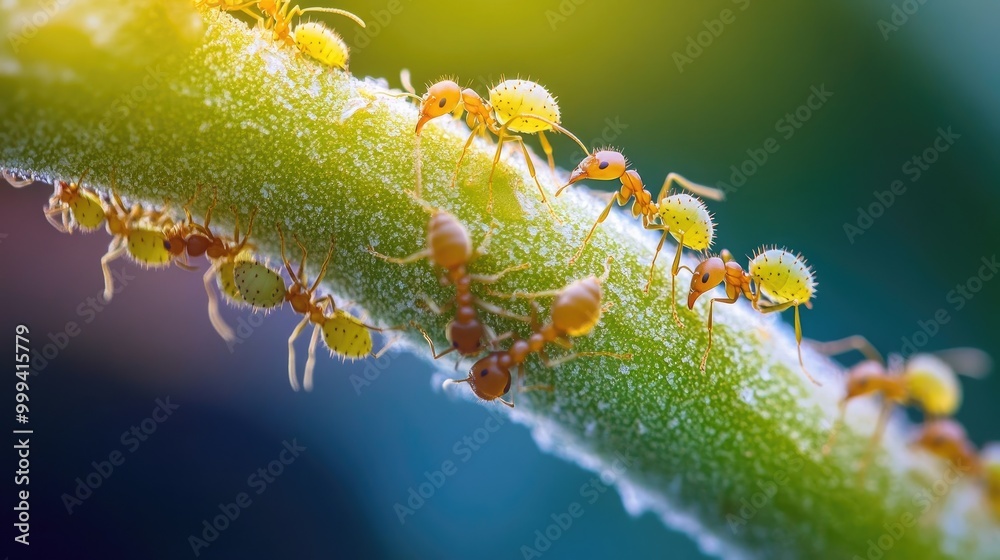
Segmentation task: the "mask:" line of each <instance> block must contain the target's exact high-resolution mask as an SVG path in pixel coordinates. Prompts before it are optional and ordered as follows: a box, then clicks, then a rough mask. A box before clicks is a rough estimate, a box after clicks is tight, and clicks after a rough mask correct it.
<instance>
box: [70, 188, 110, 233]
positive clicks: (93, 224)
mask: <svg viewBox="0 0 1000 560" xmlns="http://www.w3.org/2000/svg"><path fill="white" fill-rule="evenodd" d="M69 208H70V210H71V211H72V212H73V219H74V220H75V221H76V223H77V225H79V226H80V228H81V229H83V230H85V231H93V230H95V229H97V228H99V227H101V224H103V223H104V203H103V202H102V201H101V197H99V196H97V194H96V193H93V192H90V191H85V190H81V191H80V193H79V196H77V197H76V198H74V199H73V200H71V201H70V202H69Z"/></svg>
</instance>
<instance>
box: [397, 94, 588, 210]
mask: <svg viewBox="0 0 1000 560" xmlns="http://www.w3.org/2000/svg"><path fill="white" fill-rule="evenodd" d="M463 109H464V110H465V112H466V113H467V115H466V123H467V124H468V125H469V127H470V128H471V129H472V131H471V132H470V134H469V137H468V139H467V140H466V142H465V147H464V148H462V154H461V155H460V156H459V158H458V163H457V164H456V165H455V173H454V175H453V176H452V181H451V186H452V188H454V186H455V184H456V183H457V182H458V173H459V170H460V169H461V167H462V161H463V160H464V159H465V154H466V153H467V152H468V151H469V146H471V145H472V141H473V140H474V139H475V137H476V136H477V135H479V134H481V133H486V132H488V133H491V134H493V135H494V136H496V137H497V149H496V153H495V154H494V156H493V166H492V167H491V168H490V178H489V201H488V203H487V206H486V210H487V212H490V213H492V212H493V175H494V173H495V172H496V168H497V164H498V163H499V162H500V156H501V154H502V151H503V144H504V142H517V143H518V144H519V145H520V147H521V152H522V153H523V154H524V160H525V162H526V164H527V167H528V172H529V174H530V175H531V178H532V179H533V180H534V181H535V186H536V187H538V192H539V194H540V195H541V197H542V202H543V203H545V206H546V207H547V208H548V209H549V213H550V214H552V216H553V217H554V218H555V219H556V220H557V221H558V220H559V218H558V216H557V215H556V213H555V210H553V209H552V206H551V205H550V204H549V200H548V197H547V196H546V195H545V189H543V188H542V184H541V183H540V182H539V181H538V177H537V176H536V174H535V166H534V163H532V161H531V155H530V154H529V153H528V148H527V146H526V145H525V144H524V139H523V138H522V137H521V136H519V135H518V134H536V133H537V134H538V140H539V142H541V144H542V150H543V151H544V152H545V155H546V157H547V158H548V161H549V168H550V169H551V170H552V172H553V173H555V160H554V159H553V157H552V145H551V144H549V141H548V139H547V138H546V136H545V132H546V131H556V132H559V133H562V134H564V135H566V136H568V137H569V138H571V139H573V140H574V141H575V142H576V143H577V144H579V145H580V147H581V148H582V149H583V150H584V152H587V151H589V150H587V147H586V146H585V145H584V144H583V142H581V141H580V139H579V138H577V137H576V135H574V134H573V133H571V132H570V131H568V130H566V129H565V128H563V127H562V126H561V125H560V114H559V104H558V103H557V102H556V99H555V97H553V96H552V94H551V93H549V91H548V90H547V89H545V87H543V86H542V85H540V84H537V83H535V82H531V81H528V80H503V81H501V82H500V83H499V84H497V85H495V86H493V87H492V88H490V93H489V100H486V99H483V98H482V97H481V96H480V95H479V94H478V93H476V91H475V90H473V89H472V88H465V89H463V88H462V87H461V86H459V85H458V83H456V82H455V81H453V80H442V81H440V82H437V83H435V84H433V85H431V86H430V87H429V88H428V89H427V93H425V94H424V96H423V97H422V98H420V118H419V120H417V126H416V129H415V130H414V133H415V134H416V136H417V139H418V140H417V141H418V142H419V138H420V132H421V130H422V129H423V127H424V125H425V124H427V122H429V121H430V120H431V119H435V118H438V117H441V116H444V115H447V114H450V113H455V114H461V111H462V110H463ZM417 150H418V151H417V159H418V160H419V157H420V156H419V143H418V144H417ZM419 184H420V183H419V178H418V184H417V185H418V186H417V188H418V189H419V188H420V186H419Z"/></svg>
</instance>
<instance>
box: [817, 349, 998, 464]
mask: <svg viewBox="0 0 1000 560" xmlns="http://www.w3.org/2000/svg"><path fill="white" fill-rule="evenodd" d="M811 345H812V346H813V347H814V348H815V349H816V350H817V351H819V352H821V353H823V354H826V355H829V356H834V355H837V354H843V353H845V352H849V351H851V350H857V351H858V352H861V353H862V354H863V355H864V356H865V358H866V359H865V360H864V361H862V362H860V363H858V364H856V365H854V366H853V367H851V368H850V369H848V370H847V376H846V383H845V386H846V390H845V394H844V398H843V399H841V401H840V406H839V409H840V410H839V415H838V417H837V420H836V422H835V423H834V426H833V429H832V430H831V432H830V437H829V439H828V440H827V442H826V444H824V445H823V454H827V453H829V452H830V450H831V449H832V447H833V443H834V441H836V438H837V434H838V432H839V431H840V428H841V427H842V426H843V422H844V416H845V415H846V413H847V403H848V402H849V401H850V400H852V399H854V398H857V397H860V396H864V395H870V394H873V393H879V394H881V396H882V399H883V402H882V410H881V413H880V414H879V418H878V422H877V424H876V427H875V432H874V433H873V435H872V439H871V443H870V444H869V448H868V455H869V457H870V454H871V452H872V451H873V450H874V447H875V445H876V444H877V443H878V441H879V440H880V439H881V438H882V434H883V432H884V430H885V425H886V422H888V419H889V415H890V414H891V412H892V408H893V407H894V406H895V405H897V404H899V405H905V404H915V405H917V406H918V407H919V408H920V409H921V410H923V412H924V414H925V415H926V416H927V417H929V418H942V417H947V416H951V415H952V414H954V413H955V411H956V410H958V407H959V405H960V404H961V402H962V386H961V385H960V384H959V382H958V378H957V377H956V374H961V375H968V376H970V377H982V376H983V375H985V374H986V372H988V371H989V369H990V367H991V362H992V360H991V359H990V357H989V356H988V355H987V354H986V353H985V352H983V351H982V350H977V349H975V348H954V349H951V350H945V351H942V352H939V353H934V354H929V353H920V354H914V355H913V356H910V357H909V358H907V359H905V360H904V359H903V357H902V356H899V355H897V354H892V355H890V356H889V361H888V364H887V363H886V361H885V360H883V359H882V355H881V354H879V352H878V350H876V349H875V347H874V346H872V344H871V343H870V342H868V340H867V339H866V338H865V337H863V336H859V335H855V336H850V337H847V338H844V339H841V340H834V341H831V342H812V343H811ZM867 462H868V459H867V458H866V459H865V461H864V462H863V463H862V464H867Z"/></svg>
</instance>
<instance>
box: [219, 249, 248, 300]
mask: <svg viewBox="0 0 1000 560" xmlns="http://www.w3.org/2000/svg"><path fill="white" fill-rule="evenodd" d="M252 260H253V256H252V255H251V253H250V251H249V250H243V251H241V252H240V253H239V254H237V255H236V256H235V257H234V258H231V259H226V260H224V261H221V262H219V263H218V265H217V266H216V269H217V270H216V274H215V281H216V283H217V284H218V286H219V290H220V291H221V292H222V294H223V295H225V296H226V297H227V298H228V299H229V301H230V302H231V303H236V304H245V303H247V301H246V300H245V299H243V295H242V294H240V289H239V287H237V286H236V277H235V273H236V263H238V262H243V261H252Z"/></svg>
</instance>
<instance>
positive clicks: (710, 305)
mask: <svg viewBox="0 0 1000 560" xmlns="http://www.w3.org/2000/svg"><path fill="white" fill-rule="evenodd" d="M739 298H740V297H739V294H737V295H735V296H733V297H731V298H713V299H710V300H708V346H707V347H706V348H705V353H704V354H703V355H702V356H701V371H702V372H704V371H705V364H707V363H708V353H709V352H711V351H712V312H713V311H715V302H719V303H736V300H738V299H739Z"/></svg>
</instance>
